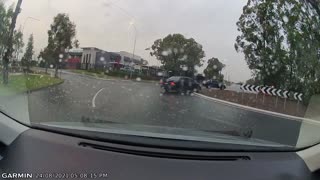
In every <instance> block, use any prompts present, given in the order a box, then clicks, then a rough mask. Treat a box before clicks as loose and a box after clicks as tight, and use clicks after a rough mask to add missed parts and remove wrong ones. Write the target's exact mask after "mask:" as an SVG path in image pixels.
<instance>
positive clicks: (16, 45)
mask: <svg viewBox="0 0 320 180" xmlns="http://www.w3.org/2000/svg"><path fill="white" fill-rule="evenodd" d="M23 47H24V42H23V34H22V31H21V29H19V30H17V31H15V32H14V35H13V51H14V56H15V60H16V61H18V60H19V55H20V53H22V52H23V50H22V49H23Z"/></svg>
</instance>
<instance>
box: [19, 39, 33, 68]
mask: <svg viewBox="0 0 320 180" xmlns="http://www.w3.org/2000/svg"><path fill="white" fill-rule="evenodd" d="M33 54H34V51H33V35H32V34H31V35H30V37H29V40H28V44H27V48H26V52H25V53H24V55H23V57H22V59H21V64H22V66H24V67H26V68H27V72H29V71H30V65H31V62H32V57H33Z"/></svg>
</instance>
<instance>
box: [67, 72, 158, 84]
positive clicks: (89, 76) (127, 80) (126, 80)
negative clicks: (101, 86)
mask: <svg viewBox="0 0 320 180" xmlns="http://www.w3.org/2000/svg"><path fill="white" fill-rule="evenodd" d="M66 72H67V73H70V74H74V75H80V76H82V77H88V78H92V79H98V80H104V81H124V82H138V83H141V82H142V83H158V82H157V81H146V80H141V81H136V80H129V79H106V78H100V77H95V76H91V75H87V74H81V73H74V72H70V71H66Z"/></svg>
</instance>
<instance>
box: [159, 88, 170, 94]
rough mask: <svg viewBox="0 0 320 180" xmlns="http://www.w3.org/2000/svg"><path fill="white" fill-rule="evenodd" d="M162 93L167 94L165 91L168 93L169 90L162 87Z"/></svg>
mask: <svg viewBox="0 0 320 180" xmlns="http://www.w3.org/2000/svg"><path fill="white" fill-rule="evenodd" d="M160 92H161V93H162V94H165V93H168V90H167V89H166V88H161V91H160Z"/></svg>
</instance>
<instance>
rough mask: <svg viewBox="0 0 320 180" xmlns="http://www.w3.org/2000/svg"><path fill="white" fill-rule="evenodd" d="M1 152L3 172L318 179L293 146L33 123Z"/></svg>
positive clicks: (144, 179) (142, 179)
mask: <svg viewBox="0 0 320 180" xmlns="http://www.w3.org/2000/svg"><path fill="white" fill-rule="evenodd" d="M195 154H196V155H195ZM0 156H2V157H3V158H2V159H1V158H0V159H1V160H0V171H1V175H2V176H3V177H2V178H4V177H8V176H10V175H11V176H12V175H21V177H22V176H23V175H24V176H27V175H31V176H32V178H31V179H116V180H118V179H122V180H125V179H128V180H129V179H130V180H134V179H137V180H150V179H153V180H158V179H159V180H163V179H166V180H171V179H183V180H195V179H232V180H233V179H237V180H242V179H243V180H250V179H252V180H253V179H255V180H256V179H259V180H263V179H266V180H267V179H268V180H270V179H273V180H284V179H288V180H309V179H320V176H319V173H311V172H310V170H309V169H308V167H307V166H306V164H305V163H304V161H303V160H302V159H301V158H300V157H299V156H298V155H297V154H296V153H295V152H218V151H216V152H213V151H212V152H208V151H203V152H199V151H197V152H193V151H185V150H181V149H180V150H173V149H161V148H156V147H148V148H143V147H137V146H134V145H125V144H117V143H112V142H102V141H95V140H90V139H86V138H80V137H75V136H70V135H65V134H59V133H56V132H48V131H44V130H39V129H32V128H30V129H28V130H26V131H24V132H23V133H21V134H20V135H19V136H18V137H17V138H16V139H15V140H14V141H13V142H12V143H11V144H10V145H8V146H6V145H1V146H0ZM13 173H18V174H13ZM19 173H20V174H19ZM23 173H25V174H23ZM29 178H30V177H29Z"/></svg>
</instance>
